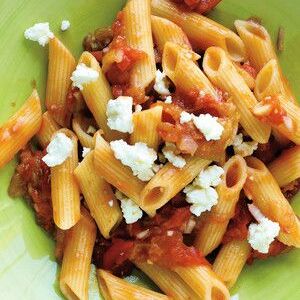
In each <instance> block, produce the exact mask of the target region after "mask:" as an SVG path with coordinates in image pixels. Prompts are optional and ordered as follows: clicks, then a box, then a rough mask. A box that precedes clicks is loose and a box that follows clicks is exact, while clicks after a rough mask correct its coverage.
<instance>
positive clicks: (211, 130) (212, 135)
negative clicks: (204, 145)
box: [193, 114, 224, 141]
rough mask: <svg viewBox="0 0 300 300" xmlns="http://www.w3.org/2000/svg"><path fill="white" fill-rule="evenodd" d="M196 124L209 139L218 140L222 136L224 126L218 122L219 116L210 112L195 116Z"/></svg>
mask: <svg viewBox="0 0 300 300" xmlns="http://www.w3.org/2000/svg"><path fill="white" fill-rule="evenodd" d="M193 122H194V125H195V126H196V127H197V128H198V129H199V130H200V131H201V132H202V133H203V135H204V137H205V139H206V140H207V141H210V140H214V141H217V140H219V139H220V138H221V136H222V133H223V130H224V127H223V126H222V125H221V124H220V123H219V122H218V118H217V117H213V116H212V115H210V114H201V115H199V116H198V117H196V116H193Z"/></svg>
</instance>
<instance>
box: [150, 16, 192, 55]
mask: <svg viewBox="0 0 300 300" xmlns="http://www.w3.org/2000/svg"><path fill="white" fill-rule="evenodd" d="M151 25H152V33H153V37H154V41H155V44H156V45H157V48H158V51H159V52H160V53H161V54H162V53H163V51H164V47H165V45H166V43H167V42H172V43H175V44H178V45H179V46H181V47H183V48H186V49H189V50H192V47H191V44H190V42H189V40H188V37H187V36H186V34H185V32H184V31H183V30H182V29H181V28H180V27H179V26H178V25H176V24H175V23H173V22H172V21H170V20H168V19H165V18H161V17H157V16H151Z"/></svg>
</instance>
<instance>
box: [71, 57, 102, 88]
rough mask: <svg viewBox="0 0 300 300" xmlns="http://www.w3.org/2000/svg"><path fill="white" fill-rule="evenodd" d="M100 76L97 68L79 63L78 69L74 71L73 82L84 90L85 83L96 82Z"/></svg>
mask: <svg viewBox="0 0 300 300" xmlns="http://www.w3.org/2000/svg"><path fill="white" fill-rule="evenodd" d="M98 77H99V73H98V72H97V71H96V70H94V69H92V68H89V67H87V66H86V65H85V64H83V63H81V64H79V65H77V67H76V70H75V71H74V72H73V73H72V76H71V80H72V82H73V86H76V87H78V88H79V89H80V90H83V85H84V84H88V83H91V82H94V81H96V80H97V79H98Z"/></svg>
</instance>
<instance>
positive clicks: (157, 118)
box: [130, 106, 163, 151]
mask: <svg viewBox="0 0 300 300" xmlns="http://www.w3.org/2000/svg"><path fill="white" fill-rule="evenodd" d="M162 111H163V108H162V106H155V107H153V108H150V109H147V110H143V111H141V112H138V113H134V114H133V116H132V122H133V128H134V129H133V133H132V134H131V135H130V143H131V144H135V143H138V142H141V143H145V144H147V145H148V147H150V148H153V149H154V150H155V151H157V150H158V146H159V144H160V136H159V134H158V131H157V127H158V125H159V124H160V123H161V117H162Z"/></svg>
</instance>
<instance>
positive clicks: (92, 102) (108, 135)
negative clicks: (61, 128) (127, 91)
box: [79, 52, 126, 141]
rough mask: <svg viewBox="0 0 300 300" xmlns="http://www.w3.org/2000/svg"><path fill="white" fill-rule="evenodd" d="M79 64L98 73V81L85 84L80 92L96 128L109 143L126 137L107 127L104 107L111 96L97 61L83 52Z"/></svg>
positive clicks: (89, 54)
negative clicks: (101, 131)
mask: <svg viewBox="0 0 300 300" xmlns="http://www.w3.org/2000/svg"><path fill="white" fill-rule="evenodd" d="M79 63H83V64H85V65H86V66H87V67H89V68H92V69H94V70H95V71H97V72H98V73H99V77H98V79H97V80H96V81H94V82H90V83H88V84H85V85H84V86H83V90H82V91H81V92H82V95H83V97H84V100H85V102H86V105H87V106H88V108H89V110H90V111H91V113H92V114H93V116H94V118H95V120H96V122H97V124H98V126H99V127H100V128H101V129H102V130H103V132H104V137H105V139H106V140H109V141H111V140H117V139H121V138H125V137H126V135H124V134H123V133H121V132H118V131H115V130H111V129H110V128H109V127H108V125H107V117H106V106H107V103H108V101H109V100H110V99H112V98H113V96H112V93H111V89H110V86H109V83H108V82H107V80H106V78H105V76H104V74H103V72H102V70H101V68H100V66H99V63H98V61H97V60H96V58H95V57H94V56H93V55H92V54H91V53H89V52H83V53H82V55H81V57H80V59H79Z"/></svg>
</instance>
